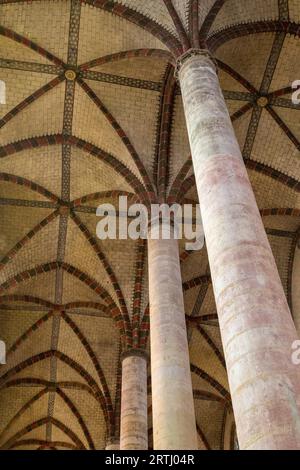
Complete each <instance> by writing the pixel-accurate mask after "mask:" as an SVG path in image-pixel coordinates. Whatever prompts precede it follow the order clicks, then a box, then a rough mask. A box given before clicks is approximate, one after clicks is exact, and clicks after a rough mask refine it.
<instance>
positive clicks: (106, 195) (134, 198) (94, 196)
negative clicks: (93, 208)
mask: <svg viewBox="0 0 300 470" xmlns="http://www.w3.org/2000/svg"><path fill="white" fill-rule="evenodd" d="M120 196H127V198H128V200H129V201H130V202H132V203H135V202H140V199H139V195H138V194H133V193H129V192H128V191H119V190H117V189H116V190H111V191H101V192H97V193H91V194H87V195H85V196H81V197H79V198H78V199H74V200H73V201H72V202H71V207H72V208H76V207H78V206H81V205H84V204H87V203H88V202H93V201H98V200H99V199H116V198H118V197H120Z"/></svg>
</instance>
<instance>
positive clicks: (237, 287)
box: [178, 50, 300, 450]
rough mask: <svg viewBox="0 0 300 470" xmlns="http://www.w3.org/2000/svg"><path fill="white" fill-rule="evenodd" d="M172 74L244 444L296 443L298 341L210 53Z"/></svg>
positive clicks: (194, 56)
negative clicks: (185, 130) (294, 361)
mask: <svg viewBox="0 0 300 470" xmlns="http://www.w3.org/2000/svg"><path fill="white" fill-rule="evenodd" d="M178 76H179V80H180V84H181V91H182V98H183V103H184V108H185V116H186V122H187V127H188V134H189V139H190V145H191V151H192V157H193V163H194V171H195V177H196V183H197V189H198V193H199V200H200V206H201V213H202V219H203V226H204V232H205V236H206V244H207V250H208V256H209V263H210V268H211V275H212V280H213V287H214V294H215V299H216V304H217V310H218V315H219V322H220V329H221V335H222V340H223V347H224V352H225V358H226V364H227V372H228V377H229V384H230V391H231V395H232V402H233V407H234V413H235V419H236V425H237V433H238V439H239V444H240V448H241V449H274V450H276V449H300V368H299V366H295V365H293V364H292V361H291V345H292V343H293V342H294V340H296V339H297V333H296V330H295V327H294V324H293V321H292V317H291V313H290V311H289V308H288V305H287V301H286V298H285V294H284V292H283V288H282V284H281V281H280V278H279V275H278V271H277V268H276V265H275V261H274V258H273V255H272V252H271V249H270V245H269V242H268V239H267V236H266V233H265V230H264V227H263V224H262V220H261V217H260V214H259V211H258V208H257V204H256V201H255V197H254V194H253V191H252V188H251V184H250V182H249V179H248V175H247V171H246V168H245V165H244V163H243V159H242V156H241V152H240V149H239V145H238V142H237V139H236V137H235V134H234V130H233V127H232V124H231V121H230V117H229V114H228V111H227V108H226V104H225V100H224V98H223V95H222V92H221V89H220V85H219V81H218V77H217V73H216V68H215V65H214V63H213V61H212V60H211V58H210V57H209V56H208V53H207V52H206V51H193V50H191V51H189V52H188V53H187V54H185V56H183V57H182V58H180V60H179V62H178Z"/></svg>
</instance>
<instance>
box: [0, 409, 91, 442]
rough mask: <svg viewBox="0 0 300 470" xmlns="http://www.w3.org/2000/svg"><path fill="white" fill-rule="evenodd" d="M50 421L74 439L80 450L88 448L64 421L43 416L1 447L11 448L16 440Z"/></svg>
mask: <svg viewBox="0 0 300 470" xmlns="http://www.w3.org/2000/svg"><path fill="white" fill-rule="evenodd" d="M48 423H51V424H52V425H54V426H56V427H57V428H58V429H60V430H61V431H62V432H63V433H64V434H65V435H66V436H68V437H69V438H70V439H71V440H72V441H73V443H74V444H75V445H76V447H77V448H79V449H80V450H86V447H85V445H84V444H83V443H82V441H81V439H79V437H78V436H77V435H76V434H75V433H74V432H73V431H72V430H71V429H70V428H69V427H68V426H66V425H65V424H64V423H62V422H61V421H59V420H58V419H55V418H51V417H45V418H41V419H39V420H37V421H33V422H32V423H30V424H28V425H27V426H25V427H24V428H23V429H21V430H20V431H18V432H17V433H16V434H14V436H12V437H11V438H10V439H8V440H7V441H6V442H5V443H4V444H3V445H2V446H1V448H2V449H3V450H5V449H10V448H11V446H13V445H14V444H15V442H17V441H18V440H19V439H20V438H22V437H23V436H25V435H26V434H28V433H29V432H30V431H33V430H34V429H37V428H39V427H41V426H44V425H45V424H48Z"/></svg>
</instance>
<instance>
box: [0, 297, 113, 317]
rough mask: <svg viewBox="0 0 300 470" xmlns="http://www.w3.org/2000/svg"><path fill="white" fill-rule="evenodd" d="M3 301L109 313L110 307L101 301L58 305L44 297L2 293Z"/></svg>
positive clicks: (1, 300)
mask: <svg viewBox="0 0 300 470" xmlns="http://www.w3.org/2000/svg"><path fill="white" fill-rule="evenodd" d="M2 302H25V303H33V304H36V305H41V306H43V307H46V308H49V309H55V310H57V309H58V310H71V309H73V308H80V307H83V308H85V307H86V308H93V309H95V310H99V311H101V312H103V313H108V312H109V308H108V307H107V306H106V305H104V304H101V303H97V302H84V301H75V302H69V303H67V304H62V305H57V304H54V303H52V302H49V301H47V300H44V299H40V298H39V297H33V296H30V295H2V296H0V305H1V303H2Z"/></svg>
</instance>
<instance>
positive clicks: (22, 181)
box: [0, 144, 59, 203]
mask: <svg viewBox="0 0 300 470" xmlns="http://www.w3.org/2000/svg"><path fill="white" fill-rule="evenodd" d="M9 145H10V144H9ZM2 149H3V147H2ZM0 154H1V148H0ZM1 156H4V155H0V158H1ZM0 181H5V182H7V183H12V184H17V185H19V186H25V187H26V188H29V189H30V190H31V191H34V192H36V193H39V194H41V195H42V196H44V197H45V198H46V199H50V200H51V201H53V202H56V203H57V202H59V198H58V197H57V196H55V194H53V193H51V192H50V191H49V190H48V189H46V188H44V187H43V186H41V185H40V184H38V183H34V182H33V181H30V180H28V179H27V178H23V177H22V176H16V175H11V174H10V173H0Z"/></svg>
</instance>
